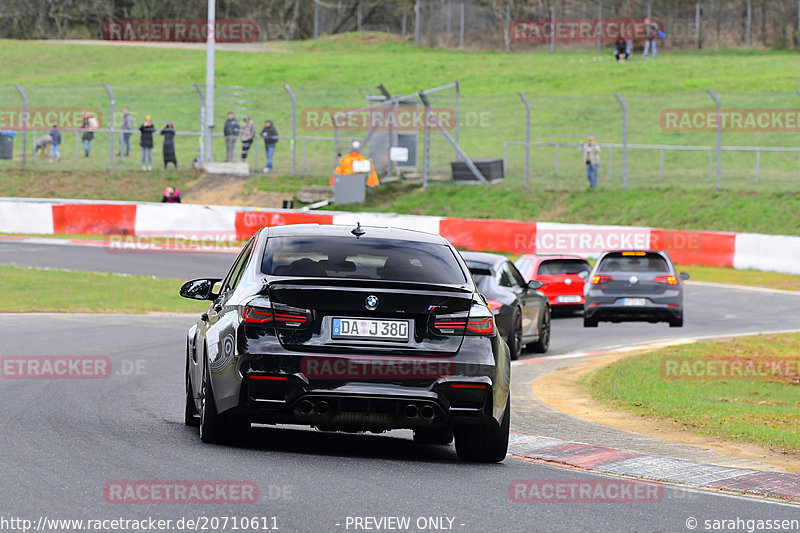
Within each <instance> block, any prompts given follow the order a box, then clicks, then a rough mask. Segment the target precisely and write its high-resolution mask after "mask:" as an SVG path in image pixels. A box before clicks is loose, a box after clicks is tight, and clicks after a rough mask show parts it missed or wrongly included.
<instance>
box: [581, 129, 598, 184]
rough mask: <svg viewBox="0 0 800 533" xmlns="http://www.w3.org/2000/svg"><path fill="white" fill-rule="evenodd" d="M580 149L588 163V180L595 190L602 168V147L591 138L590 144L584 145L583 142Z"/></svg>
mask: <svg viewBox="0 0 800 533" xmlns="http://www.w3.org/2000/svg"><path fill="white" fill-rule="evenodd" d="M578 148H579V149H580V151H581V155H582V156H583V159H584V160H585V161H586V179H588V180H589V186H590V187H591V188H592V189H594V188H595V187H597V169H598V167H599V166H600V145H599V144H597V143H596V142H595V140H594V137H589V143H588V144H584V143H583V141H581V143H580V146H579V147H578Z"/></svg>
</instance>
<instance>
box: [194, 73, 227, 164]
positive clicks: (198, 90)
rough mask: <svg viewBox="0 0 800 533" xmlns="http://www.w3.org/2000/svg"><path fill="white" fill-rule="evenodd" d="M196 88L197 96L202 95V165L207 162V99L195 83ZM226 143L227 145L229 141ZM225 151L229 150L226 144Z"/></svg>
mask: <svg viewBox="0 0 800 533" xmlns="http://www.w3.org/2000/svg"><path fill="white" fill-rule="evenodd" d="M194 88H195V89H196V90H197V94H199V95H200V163H201V164H202V163H203V162H204V161H205V160H206V158H205V153H206V99H205V95H203V89H201V88H200V84H199V83H195V84H194ZM223 133H224V132H223ZM225 142H226V143H227V140H226V141H225ZM225 150H226V152H227V150H228V145H227V144H225Z"/></svg>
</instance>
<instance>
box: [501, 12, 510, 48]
mask: <svg viewBox="0 0 800 533" xmlns="http://www.w3.org/2000/svg"><path fill="white" fill-rule="evenodd" d="M510 27H511V6H510V5H506V28H505V31H503V40H504V41H505V44H506V52H508V51H509V50H511V35H509V34H508V28H510Z"/></svg>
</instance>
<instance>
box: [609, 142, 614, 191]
mask: <svg viewBox="0 0 800 533" xmlns="http://www.w3.org/2000/svg"><path fill="white" fill-rule="evenodd" d="M613 178H614V148H613V147H609V148H608V181H609V182H611V180H612V179H613Z"/></svg>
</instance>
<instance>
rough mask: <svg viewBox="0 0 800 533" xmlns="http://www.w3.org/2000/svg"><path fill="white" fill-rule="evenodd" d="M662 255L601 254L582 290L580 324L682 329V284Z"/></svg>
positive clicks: (641, 252)
mask: <svg viewBox="0 0 800 533" xmlns="http://www.w3.org/2000/svg"><path fill="white" fill-rule="evenodd" d="M687 279H689V274H687V273H686V272H681V273H680V274H678V273H677V272H676V271H675V266H674V265H673V264H672V261H671V260H670V258H669V255H667V253H666V252H662V251H654V250H624V251H623V250H616V251H610V252H603V254H602V255H600V257H599V258H598V259H597V262H596V263H595V265H594V269H592V272H591V273H590V274H589V279H588V280H587V282H586V285H585V287H584V296H585V298H584V299H585V303H584V314H583V325H584V327H587V328H594V327H597V323H598V322H599V321H606V322H669V325H670V326H671V327H673V328H679V327H682V326H683V281H684V280H687Z"/></svg>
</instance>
